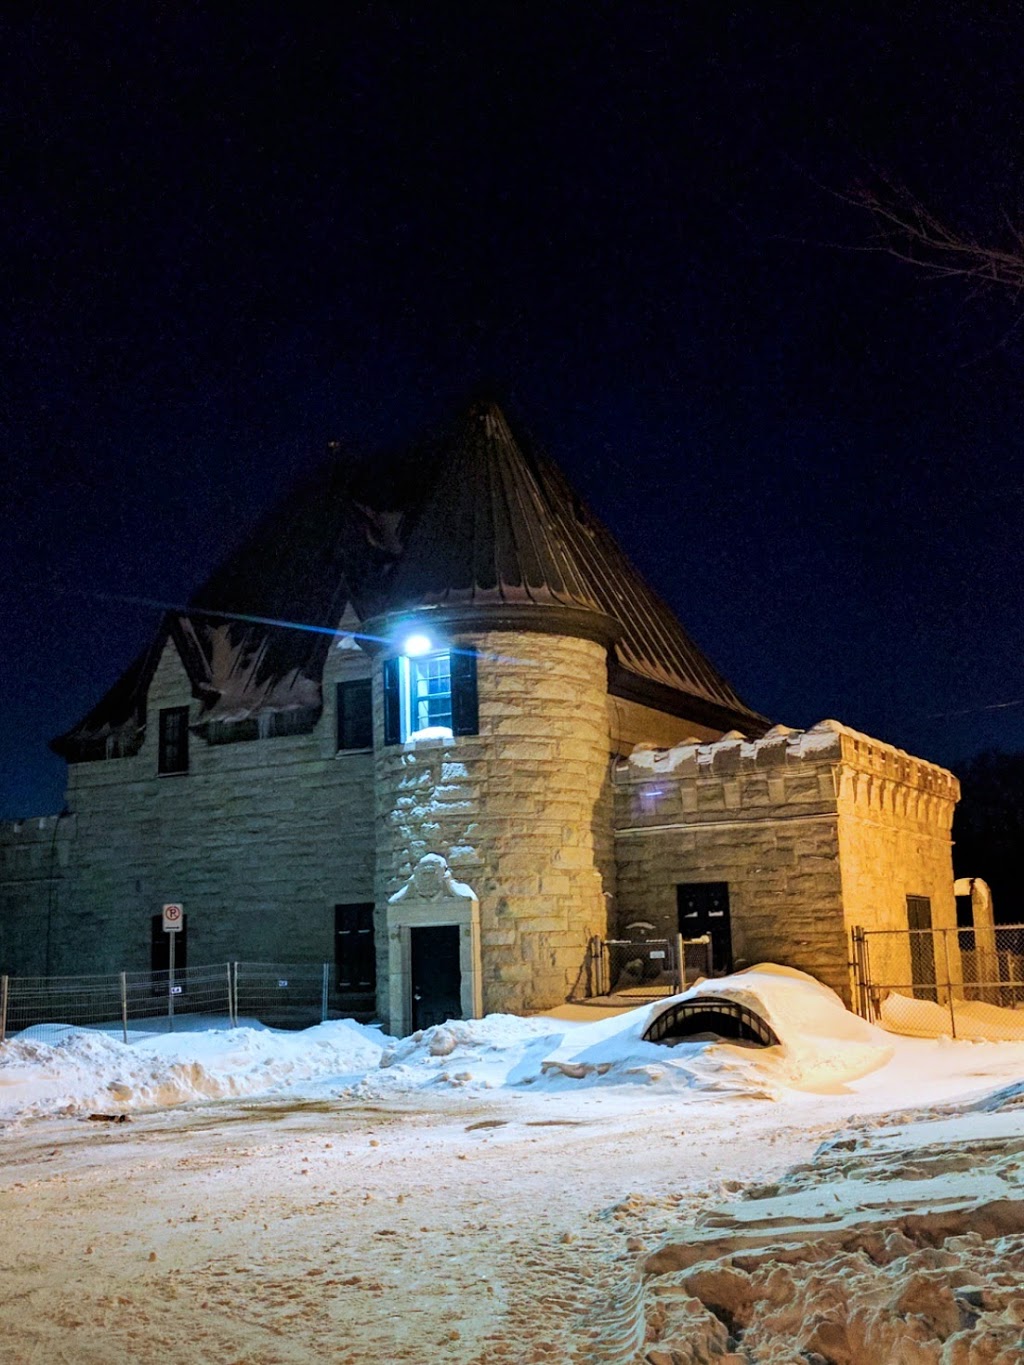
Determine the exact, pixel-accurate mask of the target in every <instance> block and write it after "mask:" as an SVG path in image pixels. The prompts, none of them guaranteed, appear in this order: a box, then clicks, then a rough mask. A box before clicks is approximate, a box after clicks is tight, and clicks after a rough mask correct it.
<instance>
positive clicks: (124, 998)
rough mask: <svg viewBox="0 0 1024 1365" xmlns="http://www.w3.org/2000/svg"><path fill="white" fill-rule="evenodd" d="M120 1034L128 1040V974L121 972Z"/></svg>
mask: <svg viewBox="0 0 1024 1365" xmlns="http://www.w3.org/2000/svg"><path fill="white" fill-rule="evenodd" d="M121 1034H122V1036H123V1038H124V1041H125V1042H126V1043H127V1041H128V976H127V973H126V972H122V973H121Z"/></svg>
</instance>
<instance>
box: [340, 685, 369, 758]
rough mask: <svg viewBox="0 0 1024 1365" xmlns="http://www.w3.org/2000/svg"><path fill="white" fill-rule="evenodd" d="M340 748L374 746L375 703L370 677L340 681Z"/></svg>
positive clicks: (367, 747) (366, 747)
mask: <svg viewBox="0 0 1024 1365" xmlns="http://www.w3.org/2000/svg"><path fill="white" fill-rule="evenodd" d="M336 696H337V715H338V748H339V749H370V748H372V747H373V704H372V695H371V687H370V680H369V678H350V679H348V680H346V681H345V682H340V683H338V689H337V693H336Z"/></svg>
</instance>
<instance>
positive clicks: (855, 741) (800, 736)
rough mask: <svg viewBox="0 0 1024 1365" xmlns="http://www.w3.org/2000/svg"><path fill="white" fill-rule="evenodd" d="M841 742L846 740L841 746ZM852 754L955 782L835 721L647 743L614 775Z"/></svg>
mask: <svg viewBox="0 0 1024 1365" xmlns="http://www.w3.org/2000/svg"><path fill="white" fill-rule="evenodd" d="M844 738H845V739H846V740H847V741H848V743H847V744H846V745H845V746H844V744H843V740H844ZM852 754H860V755H861V756H864V757H868V756H870V757H872V758H874V759H876V760H878V759H881V760H882V761H883V762H886V761H887V762H888V763H890V764H893V765H895V766H897V767H899V766H902V767H903V768H904V769H907V770H909V769H911V768H913V769H916V770H917V772H919V773H925V774H929V775H931V776H932V777H934V778H938V779H941V780H942V781H943V783H945V782H948V781H953V782H955V781H956V779H955V778H954V777H953V774H952V773H950V772H948V771H947V769H945V768H941V767H939V765H938V764H937V763H929V762H928V761H927V759H923V758H916V757H915V756H914V755H913V754H908V753H907V752H906V751H905V750H903V749H897V748H896V747H895V745H893V744H886V743H885V742H884V741H883V740H880V739H873V738H872V737H871V736H870V735H864V734H861V733H860V731H858V730H853V729H851V728H850V726H848V725H843V724H841V722H840V721H838V720H820V721H818V723H817V725H812V726H811V727H810V729H807V730H795V729H792V728H791V727H790V726H788V725H773V726H772V728H771V729H770V730H768V731H767V733H765V734H764V735H762V736H761V737H759V738H755V739H750V738H748V737H747V736H746V735H744V734H743V733H742V732H741V731H739V730H730V731H728V732H727V733H726V734H724V735H722V736H721V738H719V739H716V740H711V741H706V740H699V739H685V740H682V741H680V742H679V743H678V744H674V745H672V747H671V748H667V749H666V748H659V747H657V746H656V745H653V744H638V745H637V746H636V748H634V750H633V752H632V753H631V754H630V755H629V757H628V758H625V759H623V760H621V761H620V762H619V764H618V765H617V768H616V774H617V776H618V777H619V778H620V780H623V781H629V780H630V779H631V778H636V777H639V776H640V775H642V774H646V773H655V774H657V775H658V776H659V777H662V776H667V775H669V774H671V773H673V772H675V771H676V770H677V769H678V768H681V767H682V765H683V764H684V763H687V762H690V763H691V764H692V761H693V760H695V761H696V764H697V767H698V768H712V767H714V765H715V764H716V762H717V761H718V760H719V759H721V758H722V757H723V756H725V755H734V756H736V757H737V758H739V759H740V760H741V761H742V762H744V763H745V764H746V763H749V764H751V765H758V766H760V765H762V764H764V763H766V762H790V761H793V762H799V761H801V760H803V759H807V758H812V759H814V758H831V757H834V758H842V757H851V756H852Z"/></svg>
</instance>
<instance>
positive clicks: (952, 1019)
mask: <svg viewBox="0 0 1024 1365" xmlns="http://www.w3.org/2000/svg"><path fill="white" fill-rule="evenodd" d="M949 935H950V930H948V929H944V930H943V931H942V951H943V955H944V956H945V959H946V1004H947V1005H948V1006H949V1023H950V1027H951V1028H952V1030H953V1037H954V1038H955V1037H956V1009H955V1008H954V1006H953V973H952V972H951V971H950V969H949Z"/></svg>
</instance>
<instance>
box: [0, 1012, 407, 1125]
mask: <svg viewBox="0 0 1024 1365" xmlns="http://www.w3.org/2000/svg"><path fill="white" fill-rule="evenodd" d="M52 1033H53V1030H52V1029H50V1030H48V1035H49V1036H51V1037H52ZM386 1041H387V1040H386V1038H385V1036H384V1035H383V1034H382V1033H381V1031H380V1030H379V1029H377V1028H368V1027H365V1026H364V1025H361V1024H356V1023H353V1022H352V1021H350V1020H339V1021H338V1022H335V1023H329V1024H320V1025H318V1026H317V1027H316V1028H311V1029H306V1030H305V1031H304V1032H302V1033H278V1032H274V1031H272V1030H270V1029H255V1028H238V1029H230V1030H217V1031H211V1032H208V1033H188V1034H173V1033H171V1034H161V1035H159V1036H153V1037H148V1038H145V1039H144V1040H142V1041H139V1042H134V1043H130V1044H128V1045H125V1044H124V1043H122V1042H121V1041H120V1040H119V1039H116V1038H112V1037H110V1036H109V1035H108V1034H105V1033H99V1032H88V1031H85V1030H80V1029H71V1028H68V1029H66V1030H65V1031H64V1033H63V1035H62V1036H60V1037H59V1038H58V1040H57V1041H56V1042H53V1043H49V1042H42V1041H40V1040H39V1039H38V1038H36V1037H32V1036H31V1030H30V1031H29V1034H28V1035H21V1036H19V1037H17V1038H15V1039H13V1040H11V1041H10V1042H8V1043H6V1044H5V1045H4V1047H3V1048H0V1119H9V1118H13V1117H15V1116H22V1117H31V1116H38V1115H42V1114H80V1113H88V1112H90V1111H94V1110H95V1111H101V1112H109V1113H121V1112H123V1111H125V1110H128V1109H136V1108H154V1107H157V1108H162V1107H166V1106H169V1105H174V1104H182V1103H185V1102H186V1101H188V1100H200V1099H202V1100H209V1099H223V1098H226V1097H228V1096H236V1097H237V1096H245V1095H258V1094H263V1093H266V1092H267V1091H269V1090H274V1089H276V1088H278V1087H281V1086H284V1085H292V1084H295V1083H296V1082H300V1081H305V1080H308V1079H310V1078H313V1077H322V1076H325V1075H335V1076H351V1075H353V1074H355V1075H359V1074H362V1073H363V1072H365V1071H366V1070H367V1069H368V1068H370V1067H374V1066H376V1065H377V1064H378V1063H379V1061H380V1056H381V1053H382V1052H383V1050H384V1044H385V1042H386Z"/></svg>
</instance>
